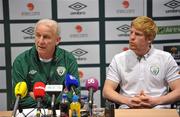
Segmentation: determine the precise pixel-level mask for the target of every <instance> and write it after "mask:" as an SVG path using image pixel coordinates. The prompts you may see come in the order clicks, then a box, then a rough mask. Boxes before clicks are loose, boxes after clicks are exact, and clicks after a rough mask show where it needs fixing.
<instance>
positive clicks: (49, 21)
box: [34, 19, 60, 36]
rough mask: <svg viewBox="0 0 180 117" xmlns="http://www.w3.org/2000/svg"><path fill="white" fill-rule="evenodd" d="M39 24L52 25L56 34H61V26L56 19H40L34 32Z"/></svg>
mask: <svg viewBox="0 0 180 117" xmlns="http://www.w3.org/2000/svg"><path fill="white" fill-rule="evenodd" d="M39 24H44V25H46V26H48V27H50V28H51V29H52V30H53V31H54V32H55V34H57V35H58V36H59V35H60V28H59V25H58V23H57V22H56V21H55V20H52V19H40V20H39V21H38V22H37V23H36V25H35V28H34V32H36V29H37V27H38V25H39Z"/></svg>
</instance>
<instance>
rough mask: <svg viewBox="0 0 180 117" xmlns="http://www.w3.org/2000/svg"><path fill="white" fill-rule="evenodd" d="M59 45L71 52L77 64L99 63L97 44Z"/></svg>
mask: <svg viewBox="0 0 180 117" xmlns="http://www.w3.org/2000/svg"><path fill="white" fill-rule="evenodd" d="M60 47H61V48H64V49H65V50H67V51H69V52H72V53H73V55H74V56H75V58H76V59H77V62H78V64H99V61H100V54H99V45H60Z"/></svg>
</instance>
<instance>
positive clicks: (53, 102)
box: [51, 94, 56, 117]
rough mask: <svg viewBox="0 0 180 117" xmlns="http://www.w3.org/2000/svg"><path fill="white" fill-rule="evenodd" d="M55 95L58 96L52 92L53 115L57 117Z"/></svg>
mask: <svg viewBox="0 0 180 117" xmlns="http://www.w3.org/2000/svg"><path fill="white" fill-rule="evenodd" d="M55 97H56V96H55V94H52V102H51V110H52V116H53V117H56V106H55Z"/></svg>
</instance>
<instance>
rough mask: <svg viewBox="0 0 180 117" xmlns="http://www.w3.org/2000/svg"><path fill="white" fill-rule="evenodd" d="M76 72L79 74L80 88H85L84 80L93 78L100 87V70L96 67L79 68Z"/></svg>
mask: <svg viewBox="0 0 180 117" xmlns="http://www.w3.org/2000/svg"><path fill="white" fill-rule="evenodd" d="M78 71H79V73H80V76H79V77H80V81H81V87H85V84H86V80H87V79H89V78H95V79H97V80H98V83H99V86H100V68H98V67H88V68H82V67H79V68H78Z"/></svg>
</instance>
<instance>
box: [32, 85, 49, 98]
mask: <svg viewBox="0 0 180 117" xmlns="http://www.w3.org/2000/svg"><path fill="white" fill-rule="evenodd" d="M33 93H34V97H35V99H37V98H43V97H44V96H45V94H46V92H45V84H44V83H43V82H36V83H35V84H34V87H33Z"/></svg>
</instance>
